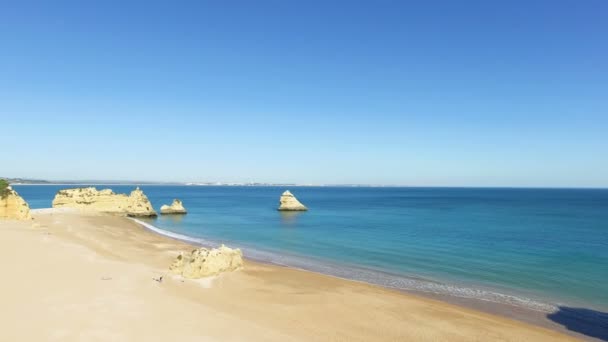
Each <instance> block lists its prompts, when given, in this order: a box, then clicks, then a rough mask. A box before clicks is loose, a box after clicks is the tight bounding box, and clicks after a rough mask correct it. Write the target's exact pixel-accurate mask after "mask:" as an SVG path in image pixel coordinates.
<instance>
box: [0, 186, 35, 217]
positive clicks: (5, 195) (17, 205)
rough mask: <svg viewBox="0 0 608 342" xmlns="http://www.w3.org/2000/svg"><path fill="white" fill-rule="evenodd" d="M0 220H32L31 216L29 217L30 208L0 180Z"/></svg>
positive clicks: (15, 192)
mask: <svg viewBox="0 0 608 342" xmlns="http://www.w3.org/2000/svg"><path fill="white" fill-rule="evenodd" d="M0 219H10V220H30V219H32V216H30V206H29V205H28V204H27V202H26V201H25V200H24V199H23V198H22V197H21V196H19V194H18V193H17V191H15V190H13V188H11V187H10V186H9V185H8V183H7V182H6V181H4V180H0Z"/></svg>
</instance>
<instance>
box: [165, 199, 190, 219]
mask: <svg viewBox="0 0 608 342" xmlns="http://www.w3.org/2000/svg"><path fill="white" fill-rule="evenodd" d="M186 213H187V211H186V208H184V205H183V204H182V201H180V200H178V199H174V200H173V203H171V205H166V204H164V205H163V206H162V207H160V214H161V215H176V214H186Z"/></svg>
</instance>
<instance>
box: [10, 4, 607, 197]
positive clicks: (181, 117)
mask: <svg viewBox="0 0 608 342" xmlns="http://www.w3.org/2000/svg"><path fill="white" fill-rule="evenodd" d="M606 37H608V2H606V1H592V0H590V1H505V2H498V1H424V2H422V1H420V2H417V3H414V2H407V1H368V2H363V1H255V2H254V1H242V2H238V1H213V2H205V1H192V2H181V1H175V2H170V1H165V2H153V1H138V2H129V3H128V4H127V1H96V2H94V1H89V2H83V1H41V2H28V1H19V2H0V43H1V53H0V118H1V123H0V126H1V127H2V136H3V137H4V139H3V140H4V141H5V143H4V148H2V161H1V163H0V175H4V176H8V177H36V178H47V179H109V180H118V179H120V180H125V179H127V180H160V181H234V182H245V181H260V182H296V183H312V184H322V183H371V184H399V185H438V186H443V185H446V186H552V187H553V186H558V187H562V186H564V187H570V186H575V187H578V186H582V187H588V186H591V187H608V41H607V38H606Z"/></svg>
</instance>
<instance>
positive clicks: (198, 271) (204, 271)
mask: <svg viewBox="0 0 608 342" xmlns="http://www.w3.org/2000/svg"><path fill="white" fill-rule="evenodd" d="M241 267H243V253H242V252H241V250H240V249H232V248H229V247H226V246H224V245H221V246H220V247H219V248H213V249H206V248H198V249H195V250H193V251H192V252H190V253H187V254H183V253H182V254H180V255H178V256H177V259H175V261H174V262H173V264H171V267H169V270H170V271H171V272H173V273H175V274H181V275H182V276H183V277H184V278H190V279H198V278H203V277H209V276H213V275H218V274H220V273H222V272H229V271H234V270H236V269H238V268H241Z"/></svg>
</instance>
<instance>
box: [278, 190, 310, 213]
mask: <svg viewBox="0 0 608 342" xmlns="http://www.w3.org/2000/svg"><path fill="white" fill-rule="evenodd" d="M279 210H280V211H306V210H308V208H306V206H304V204H302V203H300V201H298V199H297V198H296V197H295V196H294V195H293V194H292V193H291V192H290V191H289V190H287V191H285V192H284V193H283V194H282V195H281V198H280V199H279Z"/></svg>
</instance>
